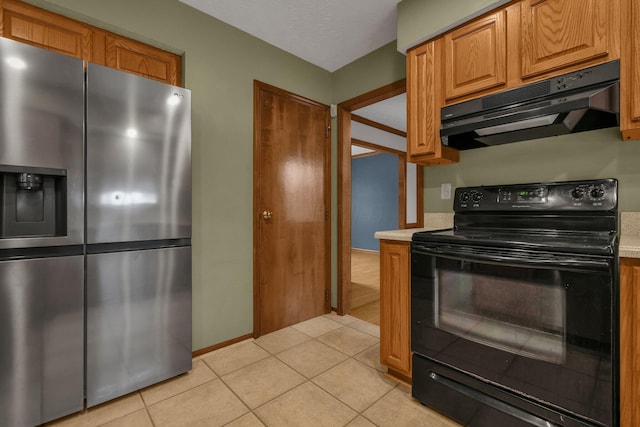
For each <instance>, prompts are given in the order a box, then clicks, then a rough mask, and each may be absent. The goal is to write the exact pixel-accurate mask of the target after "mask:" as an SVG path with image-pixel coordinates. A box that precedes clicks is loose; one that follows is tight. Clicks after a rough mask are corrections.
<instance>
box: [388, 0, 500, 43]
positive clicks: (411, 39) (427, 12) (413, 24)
mask: <svg viewBox="0 0 640 427" xmlns="http://www.w3.org/2000/svg"><path fill="white" fill-rule="evenodd" d="M508 1H510V0H402V1H401V2H400V3H398V38H397V47H398V50H399V51H400V52H406V51H407V49H408V48H410V47H412V46H415V45H416V44H418V43H419V42H423V41H425V40H428V39H429V38H432V37H434V36H436V35H438V34H440V33H443V32H444V31H446V30H447V29H450V28H451V27H452V26H456V25H458V24H460V23H462V22H464V21H465V20H468V19H469V18H470V17H473V16H478V15H480V14H482V13H484V12H485V11H487V10H490V9H492V8H494V7H497V6H499V5H501V4H504V3H507V2H508Z"/></svg>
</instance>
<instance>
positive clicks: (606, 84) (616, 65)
mask: <svg viewBox="0 0 640 427" xmlns="http://www.w3.org/2000/svg"><path fill="white" fill-rule="evenodd" d="M619 80H620V61H618V60H615V61H611V62H606V63H604V64H601V65H596V66H594V67H590V68H586V69H584V70H580V71H575V72H572V73H569V74H564V75H561V76H557V77H554V78H551V79H547V80H542V81H539V82H536V83H531V84H528V85H526V86H522V87H518V88H515V89H511V90H506V91H503V92H499V93H496V94H492V95H488V96H485V97H482V98H476V99H472V100H470V101H466V102H461V103H459V104H455V105H451V106H448V107H444V108H442V110H441V123H440V138H441V140H442V144H443V145H447V146H449V147H452V148H456V149H458V150H468V149H471V148H479V147H486V146H488V145H500V144H507V143H510V142H516V141H524V140H530V139H537V138H544V137H548V136H554V135H563V134H568V133H575V132H583V131H587V130H593V129H601V128H608V127H613V126H618V125H619V124H620V82H619Z"/></svg>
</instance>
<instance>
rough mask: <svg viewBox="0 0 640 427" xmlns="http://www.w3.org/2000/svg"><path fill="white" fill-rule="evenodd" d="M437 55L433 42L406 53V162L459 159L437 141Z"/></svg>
mask: <svg viewBox="0 0 640 427" xmlns="http://www.w3.org/2000/svg"><path fill="white" fill-rule="evenodd" d="M438 42H441V40H438ZM438 46H440V44H439V45H438ZM436 55H437V51H436V42H435V41H431V42H428V43H425V44H422V45H420V46H418V47H417V48H415V49H413V50H411V51H409V52H407V152H408V154H409V161H411V162H415V163H419V164H440V163H454V162H458V161H459V158H460V157H459V153H458V151H457V150H453V149H451V148H449V147H442V145H441V143H440V107H441V101H440V98H441V96H440V93H441V92H440V86H441V85H440V84H437V83H438V82H439V80H440V79H439V76H440V75H441V74H440V72H439V68H438V65H437V64H438V61H437V60H436Z"/></svg>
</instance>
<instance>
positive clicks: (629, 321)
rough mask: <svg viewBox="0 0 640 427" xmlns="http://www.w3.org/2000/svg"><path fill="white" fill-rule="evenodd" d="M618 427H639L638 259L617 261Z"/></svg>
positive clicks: (639, 294) (639, 288)
mask: <svg viewBox="0 0 640 427" xmlns="http://www.w3.org/2000/svg"><path fill="white" fill-rule="evenodd" d="M620 426H621V427H636V426H640V259H631V258H622V259H621V260H620Z"/></svg>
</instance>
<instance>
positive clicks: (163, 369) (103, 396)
mask: <svg viewBox="0 0 640 427" xmlns="http://www.w3.org/2000/svg"><path fill="white" fill-rule="evenodd" d="M190 369H191V247H178V248H165V249H152V250H143V251H128V252H113V253H103V254H91V255H87V407H91V406H94V405H97V404H99V403H102V402H105V401H107V400H110V399H113V398H115V397H118V396H121V395H123V394H126V393H129V392H132V391H134V390H138V389H140V388H143V387H146V386H148V385H151V384H153V383H156V382H158V381H162V380H165V379H167V378H170V377H173V376H176V375H179V374H181V373H183V372H186V371H188V370H190Z"/></svg>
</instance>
